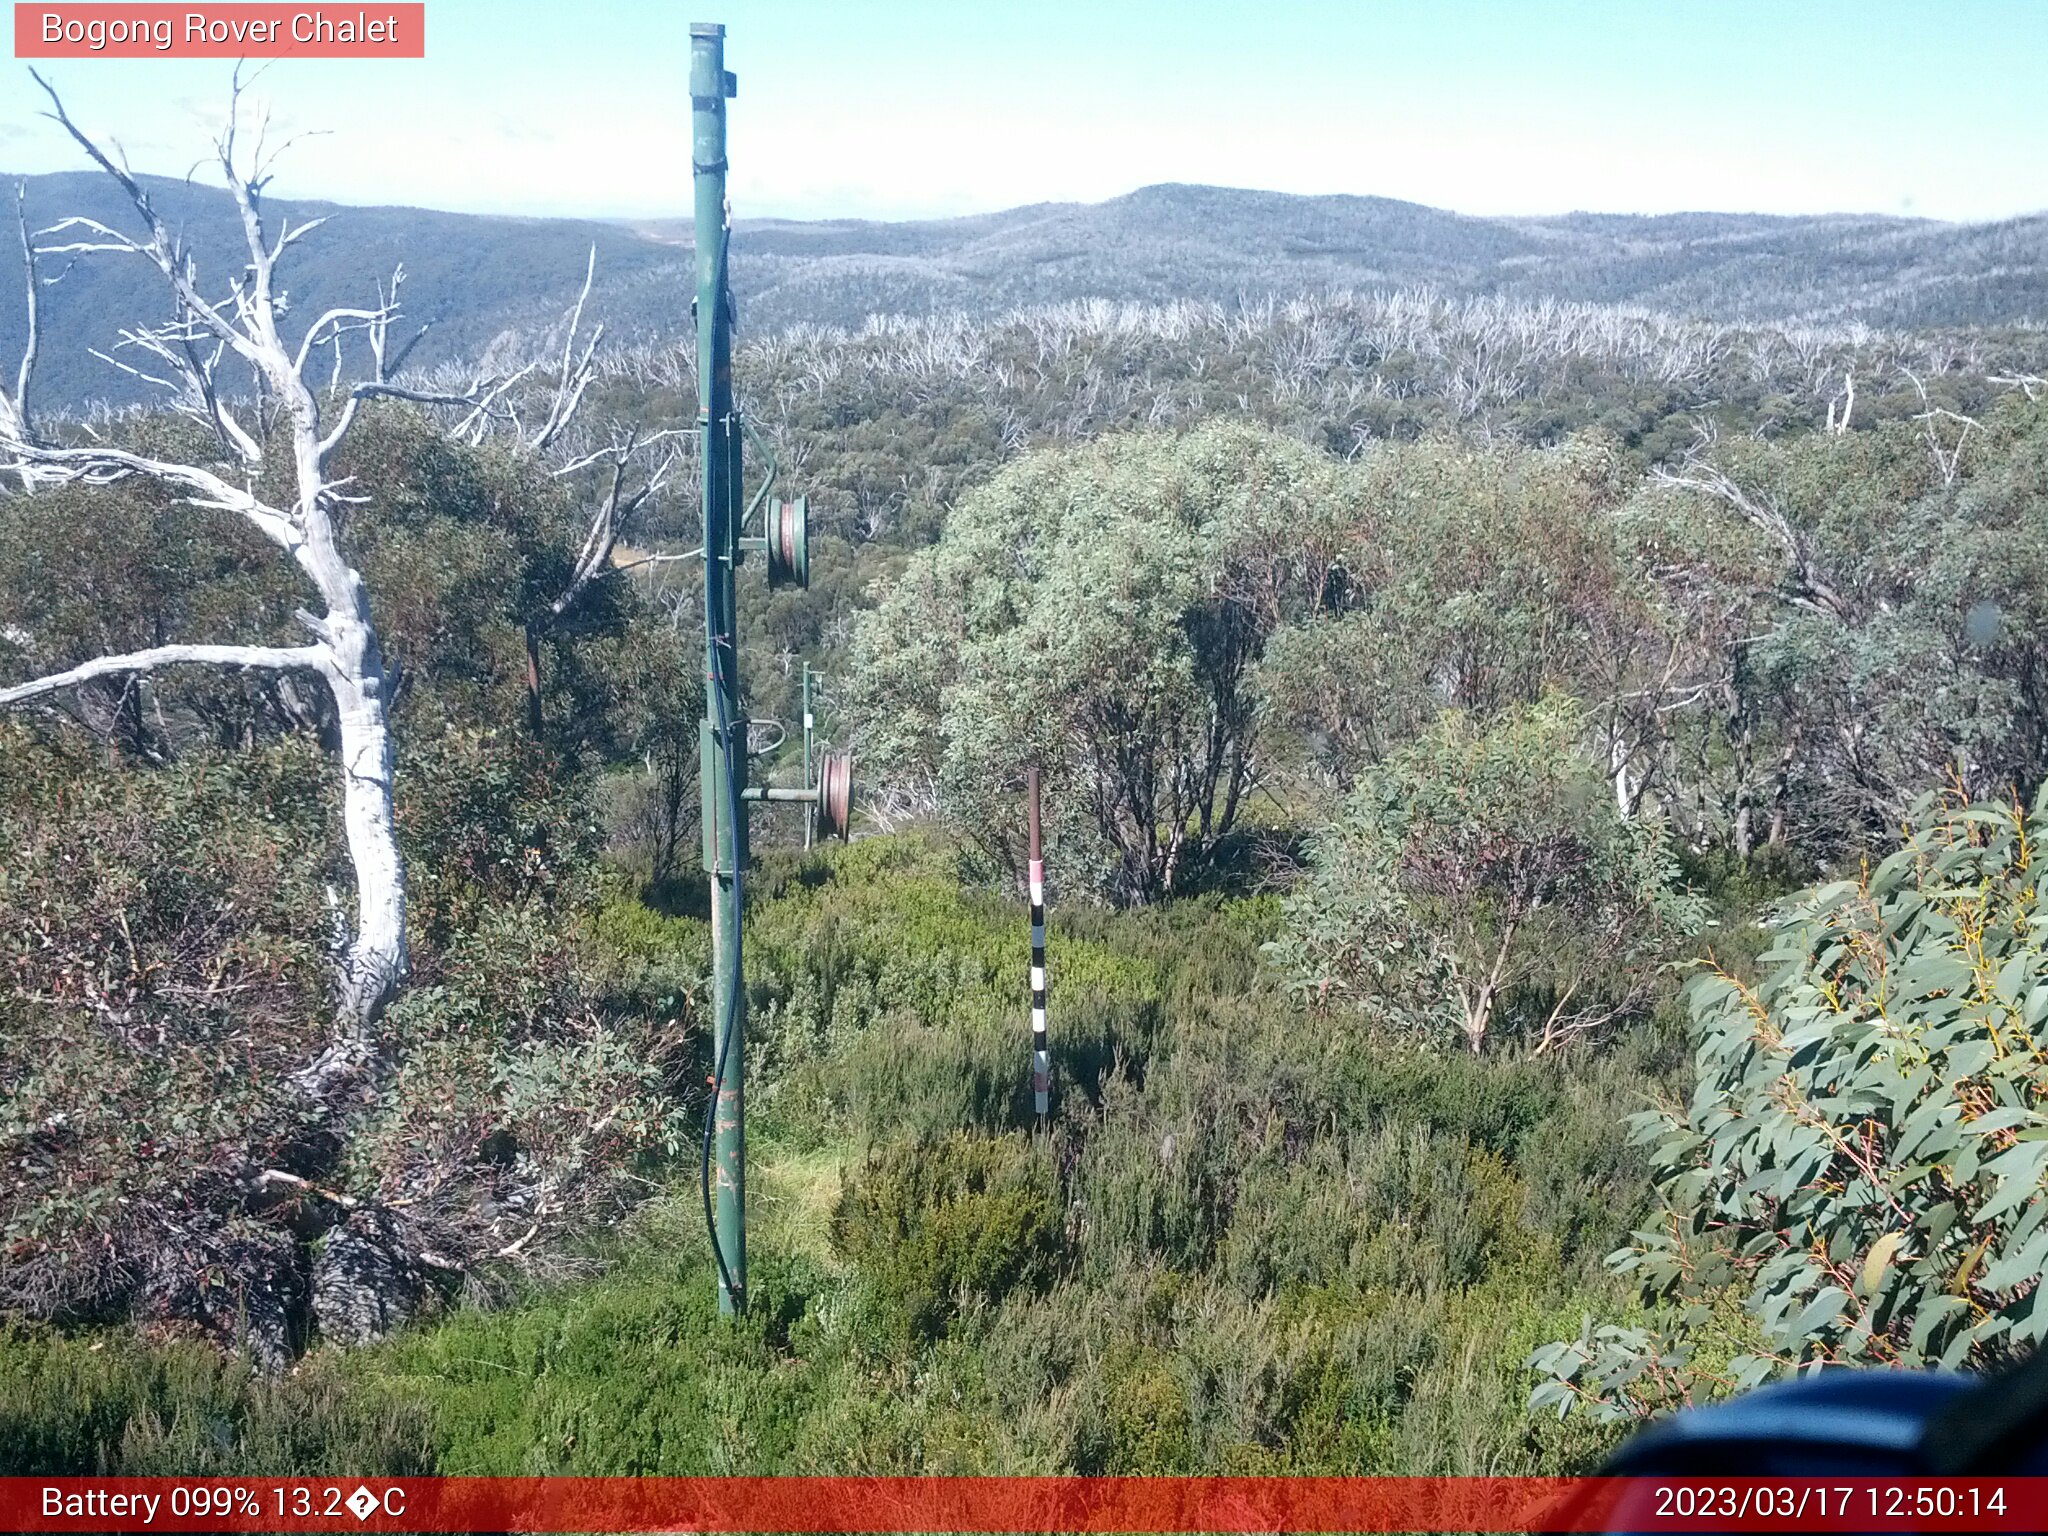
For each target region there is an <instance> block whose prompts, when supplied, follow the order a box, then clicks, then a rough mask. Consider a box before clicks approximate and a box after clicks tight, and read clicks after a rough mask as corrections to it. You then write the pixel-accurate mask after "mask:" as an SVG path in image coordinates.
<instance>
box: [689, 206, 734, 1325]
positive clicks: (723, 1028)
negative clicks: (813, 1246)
mask: <svg viewBox="0 0 2048 1536" xmlns="http://www.w3.org/2000/svg"><path fill="white" fill-rule="evenodd" d="M731 255H732V225H731V223H730V222H728V223H727V224H726V227H725V239H724V243H723V249H722V250H721V252H720V256H719V270H720V272H721V273H722V272H723V271H724V269H725V262H726V261H727V260H728V259H729V258H730V257H731ZM721 287H722V288H723V293H722V298H723V300H724V307H725V309H726V315H727V317H728V320H730V319H731V318H732V317H733V312H732V308H731V306H732V289H731V287H730V286H727V285H724V284H721ZM712 324H713V325H714V326H716V324H717V321H716V320H715V319H714V320H713V322H712ZM726 409H727V410H728V411H730V410H731V409H732V407H731V405H730V404H728V405H727V407H726ZM701 451H702V452H703V453H704V454H705V455H706V456H707V458H708V456H709V454H710V452H711V445H710V443H709V441H706V442H704V443H703V444H702V447H701ZM719 489H720V490H721V491H722V490H724V487H720V488H719ZM730 515H731V513H730V508H729V507H728V510H727V516H728V517H729V516H730ZM704 532H705V535H706V537H705V541H704V623H705V629H706V631H707V633H708V632H709V630H710V627H711V626H712V625H713V624H715V623H718V622H720V621H721V620H723V618H724V617H725V614H724V610H723V607H722V605H719V604H717V602H716V596H717V585H718V584H717V583H716V582H715V581H714V580H712V572H713V571H714V570H716V569H717V567H716V566H715V565H714V563H713V562H714V561H717V560H720V559H726V558H729V549H730V545H729V544H728V551H727V552H726V553H720V552H715V551H714V550H713V549H712V548H711V540H710V537H709V535H710V532H711V530H710V528H709V527H708V526H707V527H706V528H705V530H704ZM736 574H737V573H736V572H734V571H733V570H731V569H730V568H729V567H728V569H727V571H726V580H727V581H728V582H730V581H732V580H733V579H734V577H735V575H736ZM725 638H726V640H727V641H728V642H730V640H731V639H732V637H731V636H730V635H728V636H726V637H725ZM710 652H711V669H712V675H711V683H712V687H713V689H714V690H715V691H716V693H717V695H718V739H719V743H720V748H719V750H720V753H721V755H722V756H723V757H724V759H725V797H726V817H725V835H726V844H727V848H728V849H729V850H730V852H731V855H732V954H731V955H730V957H729V959H730V961H731V967H730V973H729V974H728V975H727V977H726V987H725V1018H724V1019H723V1020H722V1021H721V1024H720V1028H719V1031H718V1050H717V1052H716V1056H715V1060H714V1062H713V1064H712V1069H711V1072H712V1076H711V1097H710V1100H709V1101H708V1102H707V1103H706V1104H705V1106H704V1146H703V1156H702V1161H701V1163H700V1165H699V1178H700V1183H701V1187H702V1192H703V1196H704V1231H705V1234H706V1235H707V1236H708V1237H710V1239H711V1256H712V1258H713V1259H715V1260H716V1261H717V1263H718V1279H719V1284H720V1286H721V1287H723V1291H722V1294H724V1295H726V1296H730V1297H731V1298H732V1299H733V1307H734V1309H735V1310H740V1309H743V1308H744V1307H745V1305H746V1298H745V1296H744V1295H742V1294H741V1293H740V1291H739V1290H738V1288H737V1287H735V1286H734V1284H733V1278H732V1270H731V1268H730V1267H729V1266H728V1265H727V1264H726V1262H725V1250H724V1248H722V1247H721V1246H720V1245H719V1242H718V1214H717V1211H716V1209H715V1208H714V1206H713V1204H712V1199H711V1162H712V1143H713V1141H714V1139H715V1137H716V1135H717V1129H718V1095H719V1090H720V1088H721V1087H722V1085H723V1084H724V1082H725V1064H726V1053H727V1052H729V1051H730V1050H731V1049H732V1042H733V1036H734V1035H736V1034H738V1033H739V1029H738V1024H739V1007H740V988H741V987H743V986H744V985H745V984H746V973H745V971H744V969H743V968H742V966H741V964H740V914H741V913H742V912H743V911H744V910H745V908H744V907H743V905H742V903H741V879H740V791H739V782H740V780H739V761H740V759H739V758H738V755H737V754H736V753H735V752H734V750H733V739H732V716H731V712H730V711H729V710H727V708H726V704H725V653H724V652H723V651H721V650H720V649H719V645H718V641H717V640H716V639H715V638H714V639H712V640H711V642H710ZM703 769H704V765H703V764H699V765H698V771H699V772H700V773H701V772H702V771H703ZM725 851H726V850H719V852H720V853H723V852H725ZM711 879H712V882H713V887H714V892H713V901H714V903H715V902H716V883H717V880H718V871H717V870H716V869H713V870H712V872H711ZM712 920H713V921H714V922H716V921H717V913H716V911H714V912H713V913H712ZM714 942H715V935H714Z"/></svg>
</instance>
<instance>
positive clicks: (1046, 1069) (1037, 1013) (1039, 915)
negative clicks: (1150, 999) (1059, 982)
mask: <svg viewBox="0 0 2048 1536" xmlns="http://www.w3.org/2000/svg"><path fill="white" fill-rule="evenodd" d="M1027 785H1028V788H1027V792H1028V794H1029V796H1030V801H1029V805H1028V808H1027V813H1028V816H1029V820H1030V824H1031V1103H1032V1107H1033V1109H1035V1110H1036V1111H1037V1114H1038V1118H1039V1119H1041V1120H1043V1119H1044V1118H1045V1117H1046V1114H1047V1112H1048V1111H1049V1110H1050V1109H1051V1107H1052V1052H1051V1051H1050V1050H1049V1049H1048V1048H1047V1045H1046V1038H1045V858H1044V855H1043V850H1042V849H1041V848H1040V847H1039V840H1038V770H1037V769H1036V768H1033V769H1031V770H1030V772H1029V774H1028V775H1027Z"/></svg>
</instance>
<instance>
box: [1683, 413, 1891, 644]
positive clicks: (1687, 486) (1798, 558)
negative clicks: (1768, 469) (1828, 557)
mask: <svg viewBox="0 0 2048 1536" xmlns="http://www.w3.org/2000/svg"><path fill="white" fill-rule="evenodd" d="M1710 442H1711V439H1709V440H1708V442H1704V443H1702V444H1700V445H1698V446H1696V447H1695V448H1694V450H1693V451H1692V452H1691V453H1690V454H1689V455H1688V456H1687V457H1686V460H1685V462H1684V463H1683V464H1682V465H1681V466H1680V467H1679V468H1677V469H1675V470H1673V469H1665V468H1661V467H1660V468H1657V469H1654V470H1653V471H1652V472H1651V475H1652V478H1653V479H1654V480H1655V481H1656V483H1657V484H1659V485H1663V486H1668V487H1670V488H1671V489H1673V490H1681V491H1691V492H1693V493H1694V494H1695V495H1700V496H1705V497H1708V498H1709V499H1711V500H1714V501H1718V502H1720V503H1722V504H1723V505H1724V506H1726V507H1728V508H1729V509H1730V510H1732V511H1733V512H1734V513H1735V514H1736V515H1737V516H1739V517H1740V518H1741V519H1742V520H1743V521H1744V522H1746V523H1748V524H1749V525H1750V526H1751V527H1752V528H1754V529H1756V530H1757V531H1758V532H1759V533H1762V534H1764V535H1765V536H1767V537H1768V538H1769V539H1770V540H1771V542H1772V543H1774V544H1776V545H1777V546H1778V548H1779V550H1780V551H1781V552H1782V553H1783V555H1784V557H1785V568H1786V574H1787V576H1788V577H1789V578H1790V586H1791V592H1790V596H1791V600H1792V601H1793V602H1794V603H1797V604H1798V605H1799V606H1800V607H1802V608H1810V609H1813V610H1814V611H1815V612H1818V613H1825V614H1828V615H1829V616H1831V617H1833V618H1837V619H1841V620H1844V621H1845V622H1846V621H1849V620H1851V619H1853V618H1854V617H1855V605H1854V604H1853V603H1851V602H1850V601H1849V599H1848V598H1847V597H1845V596H1844V595H1843V594H1842V592H1841V591H1840V590H1839V589H1838V588H1837V587H1836V586H1835V584H1834V582H1833V581H1832V580H1831V579H1830V578H1829V577H1828V574H1827V572H1826V571H1825V569H1824V568H1823V567H1822V564H1821V559H1820V555H1819V553H1818V552H1817V551H1816V550H1815V549H1814V547H1813V540H1812V537H1811V536H1810V535H1809V534H1808V532H1807V531H1806V530H1805V529H1804V528H1801V527H1800V526H1799V525H1798V524H1796V523H1795V522H1794V521H1793V520H1792V518H1791V517H1790V516H1789V515H1788V514H1787V513H1786V511H1785V509H1784V508H1783V507H1782V506H1780V505H1779V504H1778V501H1777V499H1776V498H1775V497H1773V496H1771V495H1769V494H1767V493H1765V492H1760V491H1752V490H1750V489H1748V488H1747V487H1745V486H1743V485H1741V484H1739V483H1738V482H1736V481H1735V480H1734V479H1732V478H1731V477H1730V476H1729V475H1728V473H1727V472H1726V471H1725V470H1722V469H1720V468H1718V467H1716V466H1715V465H1713V464H1712V463H1709V462H1708V461H1707V459H1706V458H1705V456H1704V454H1703V452H1702V449H1703V448H1705V447H1706V446H1709V444H1710Z"/></svg>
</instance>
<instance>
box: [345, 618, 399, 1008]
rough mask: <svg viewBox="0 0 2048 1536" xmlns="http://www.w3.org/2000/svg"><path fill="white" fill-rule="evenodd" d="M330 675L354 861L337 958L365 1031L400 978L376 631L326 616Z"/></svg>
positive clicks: (386, 734) (395, 855)
mask: <svg viewBox="0 0 2048 1536" xmlns="http://www.w3.org/2000/svg"><path fill="white" fill-rule="evenodd" d="M329 626H330V628H331V629H332V630H333V631H334V642H333V645H332V650H333V652H334V661H335V666H334V670H333V672H332V673H330V674H329V676H328V680H327V681H328V688H329V690H330V691H331V692H332V693H333V695H334V709H335V718H336V720H337V722H338V723H339V731H340V748H341V783H342V790H341V815H342V825H343V828H344V830H345V833H346V836H347V838H348V855H349V860H350V862H351V863H352V864H353V865H354V867H355V877H356V922H355V931H354V933H353V935H352V936H351V939H350V942H349V948H348V953H347V955H346V956H345V957H344V959H343V962H342V976H341V998H340V1003H341V1010H342V1013H343V1015H344V1017H345V1018H346V1019H347V1021H348V1022H349V1024H350V1025H352V1026H353V1028H354V1029H355V1030H357V1031H362V1032H366V1031H367V1030H368V1028H369V1026H370V1025H371V1024H373V1023H374V1022H375V1021H376V1018H377V1015H378V1014H379V1013H381V1012H382V1011H383V1009H384V1005H385V1004H386V1003H387V1002H389V1001H390V1000H391V997H392V994H393V993H394V992H396V991H397V989H398V985H399V983H400V982H401V981H403V980H404V978H405V972H406V967H407V953H406V941H405V861H404V859H403V858H402V857H401V856H400V854H399V851H398V825H397V818H396V816H395V814H394V807H393V754H392V746H391V723H390V719H389V716H388V713H387V709H386V702H387V701H386V694H385V679H384V666H383V662H382V659H381V658H380V656H379V654H378V647H377V632H376V630H375V629H374V628H372V627H370V626H369V625H368V624H356V623H341V622H337V621H336V620H333V619H330V620H329Z"/></svg>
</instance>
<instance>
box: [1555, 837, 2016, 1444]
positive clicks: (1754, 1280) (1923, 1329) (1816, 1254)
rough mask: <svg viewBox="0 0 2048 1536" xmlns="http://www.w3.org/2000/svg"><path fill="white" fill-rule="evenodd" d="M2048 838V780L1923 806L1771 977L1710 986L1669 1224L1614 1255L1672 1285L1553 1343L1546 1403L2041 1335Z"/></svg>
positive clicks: (1882, 1360) (1598, 1403) (1608, 1410)
mask: <svg viewBox="0 0 2048 1536" xmlns="http://www.w3.org/2000/svg"><path fill="white" fill-rule="evenodd" d="M2044 838H2048V797H2044V798H2043V799H2039V800H2037V801H2036V802H2035V804H2034V807H2033V809H2032V810H2031V811H2025V810H2023V809H2022V808H2021V807H2020V806H2019V805H2018V804H2016V803H2013V804H1997V803H1978V804H1965V803H1961V802H1957V801H1953V800H1948V799H1943V800H1939V801H1930V802H1926V803H1923V804H1922V806H1921V807H1920V808H1919V809H1918V811H1917V812H1916V814H1915V817H1914V820H1913V822H1912V823H1911V824H1910V826H1909V828H1908V838H1907V841H1906V843H1905V845H1904V846H1903V847H1902V848H1900V849H1899V850H1898V851H1897V852H1895V853H1893V854H1892V855H1891V856H1890V857H1888V858H1887V859H1885V860H1884V861H1883V862H1882V863H1881V864H1879V865H1878V866H1877V867H1876V868H1875V869H1871V870H1867V871H1866V872H1865V873H1864V874H1863V875H1862V876H1861V877H1860V878H1859V879H1855V880H1841V881H1835V882H1832V883H1830V884H1826V885H1822V886H1818V887H1815V888H1813V889H1811V890H1809V891H1807V892H1805V893H1804V894H1803V895H1801V896H1800V897H1799V898H1797V899H1796V900H1795V901H1793V902H1792V903H1791V904H1790V905H1789V906H1788V908H1787V909H1786V911H1785V912H1784V914H1783V915H1782V916H1781V917H1780V918H1779V919H1778V920H1777V922H1776V924H1775V937H1776V943H1775V944H1774V945H1773V947H1772V948H1771V949H1770V950H1769V952H1767V953H1766V954H1765V955H1764V956H1763V960H1762V965H1763V968H1764V980H1763V981H1762V983H1761V984H1760V985H1758V986H1755V987H1751V986H1748V985H1746V984H1744V983H1742V982H1741V981H1739V980H1738V979H1736V978H1735V977H1733V976H1731V975H1729V974H1727V973H1726V972H1723V971H1720V970H1713V969H1710V970H1708V971H1707V972H1706V973H1705V974H1703V975H1702V976H1701V977H1699V979H1697V980H1696V981H1695V982H1694V983H1693V984H1692V987H1691V993H1690V998H1691V1004H1692V1014H1693V1029H1694V1035H1695V1038H1696V1041H1697V1045H1698V1051H1697V1056H1696V1070H1697V1073H1698V1082H1697V1084H1696V1086H1695V1088H1694V1090H1693V1093H1692V1095H1691V1098H1690V1101H1689V1104H1688V1105H1687V1106H1686V1107H1684V1108H1680V1107H1678V1106H1670V1107H1666V1108H1663V1109H1659V1110H1655V1111H1651V1112H1648V1113H1645V1114H1643V1115H1641V1116H1638V1117H1637V1122H1636V1124H1637V1135H1638V1137H1639V1139H1641V1140H1642V1141H1643V1142H1644V1143H1646V1144H1648V1145H1649V1146H1651V1147H1652V1148H1653V1155H1654V1157H1655V1159H1656V1162H1657V1165H1658V1168H1659V1171H1660V1177H1661V1184H1660V1194H1661V1197H1662V1201H1663V1205H1664V1211H1663V1220H1662V1221H1661V1222H1660V1223H1659V1224H1658V1225H1657V1226H1655V1227H1653V1228H1650V1229H1647V1230H1644V1231H1640V1232H1637V1233H1636V1234H1635V1238H1634V1240H1633V1241H1632V1242H1631V1244H1630V1245H1629V1246H1628V1247H1626V1248H1624V1249H1623V1250H1621V1251H1620V1252H1619V1253H1617V1254H1616V1255H1615V1256H1614V1259H1613V1261H1612V1262H1613V1263H1614V1266H1615V1268H1616V1269H1617V1270H1618V1271H1619V1272H1621V1273H1624V1274H1629V1275H1633V1276H1635V1277H1636V1278H1638V1279H1639V1280H1640V1281H1641V1282H1642V1285H1643V1287H1644V1291H1645V1294H1646V1296H1647V1297H1648V1298H1650V1299H1652V1300H1665V1299H1668V1301H1669V1303H1670V1305H1669V1307H1668V1308H1667V1309H1665V1310H1664V1311H1663V1312H1661V1313H1660V1314H1658V1315H1657V1316H1655V1317H1653V1318H1652V1319H1651V1320H1650V1323H1649V1325H1648V1326H1645V1327H1640V1328H1624V1327H1620V1326H1616V1325H1610V1326H1608V1327H1605V1328H1600V1329H1594V1328H1592V1327H1591V1326H1590V1325H1589V1327H1588V1329H1587V1331H1586V1332H1585V1333H1584V1334H1583V1335H1582V1336H1581V1337H1580V1339H1578V1340H1577V1341H1569V1342H1564V1343H1559V1344H1556V1345H1553V1346H1551V1347H1550V1348H1548V1349H1546V1350H1544V1351H1541V1352H1540V1353H1539V1354H1538V1355H1537V1357H1536V1360H1535V1363H1536V1365H1537V1367H1538V1368H1539V1369H1540V1370H1542V1371H1543V1372H1545V1373H1546V1374H1547V1376H1548V1378H1549V1379H1548V1380H1546V1381H1545V1382H1544V1383H1543V1384H1542V1385H1541V1386H1540V1387H1539V1388H1538V1389H1537V1402H1538V1403H1541V1404H1554V1405H1556V1406H1557V1407H1558V1408H1559V1410H1560V1411H1561V1412H1562V1411H1565V1410H1568V1409H1569V1408H1570V1407H1571V1406H1572V1405H1573V1403H1575V1402H1579V1401H1585V1402H1587V1403H1589V1404H1590V1405H1591V1406H1592V1407H1593V1408H1594V1410H1595V1411H1596V1412H1598V1413H1601V1414H1607V1415H1614V1416H1623V1415H1642V1414H1647V1413H1651V1412H1655V1411H1657V1410H1658V1409H1660V1408H1663V1407H1666V1406H1669V1405H1670V1404H1671V1403H1673V1402H1677V1401H1683V1400H1686V1399H1689V1398H1690V1397H1692V1396H1695V1395H1699V1394H1702V1393H1709V1394H1710V1393H1714V1392H1719V1391H1725V1390H1729V1389H1732V1388H1735V1387H1741V1386H1748V1385H1751V1384H1753V1383H1755V1382H1757V1381H1759V1380H1762V1379H1763V1378H1765V1377H1767V1376H1769V1375H1771V1374H1773V1373H1776V1372H1786V1371H1793V1370H1801V1369H1813V1368H1818V1367H1820V1366H1824V1365H1834V1364H1854V1365H1889V1366H1902V1367H1909V1368H1919V1367H1927V1366H1935V1365H1940V1366H1945V1367H1948V1368H1955V1367H1959V1366H1962V1367H1971V1368H1983V1367H1987V1366H1992V1365H1996V1364H1998V1363H2001V1362H2003V1361H2006V1360H2009V1359H2011V1358H2013V1357H2014V1356H2016V1355H2020V1354H2024V1353H2027V1352H2030V1351H2031V1350H2032V1349H2033V1348H2035V1347H2036V1345H2037V1344H2038V1342H2039V1340H2040V1339H2041V1337H2042V1335H2043V1334H2044V1333H2048V1309H2043V1308H2042V1307H2040V1306H2039V1305H2038V1296H2039V1281H2040V1276H2041V1273H2042V1270H2043V1268H2044V1266H2048V1201H2044V1200H2043V1199H2042V1198H2041V1193H2042V1188H2043V1184H2044V1178H2048V1114H2044V1113H2043V1109H2042V1101H2043V1098H2044V1096H2048V1032H2044V1025H2043V1021H2044V1019H2048V979H2044V975H2048V967H2044V962H2048V955H2044V953H2043V946H2044V938H2043V932H2042V927H2041V921H2040V917H2039V915H2038V906H2039V899H2040V882H2041V878H2042V865H2041V854H2040V849H2041V848H2042V846H2043V840H2044ZM1731 1288H1732V1289H1733V1290H1734V1291H1736V1292H1737V1293H1739V1294H1741V1295H1742V1297H1743V1309H1744V1311H1745V1312H1746V1314H1747V1331H1748V1333H1749V1335H1750V1338H1749V1340H1748V1342H1747V1347H1745V1348H1744V1349H1742V1350H1741V1351H1740V1352H1737V1353H1733V1354H1732V1355H1730V1354H1728V1353H1727V1352H1726V1351H1724V1350H1719V1349H1711V1350H1710V1349H1706V1348H1702V1341H1703V1340H1711V1338H1713V1337H1715V1336H1716V1335H1715V1334H1714V1331H1713V1329H1711V1328H1710V1327H1709V1326H1708V1325H1709V1324H1710V1323H1711V1322H1712V1320H1713V1318H1714V1315H1715V1314H1714V1303H1715V1302H1716V1301H1717V1299H1719V1298H1720V1297H1721V1296H1723V1295H1724V1293H1726V1292H1728V1291H1729V1290H1730V1289H1731ZM1680 1309H1683V1310H1680ZM1718 1336H1720V1337H1725V1336H1726V1329H1725V1328H1723V1329H1721V1330H1720V1333H1719V1335H1718ZM1710 1356H1720V1357H1723V1358H1719V1359H1712V1358H1709V1357H1710Z"/></svg>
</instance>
